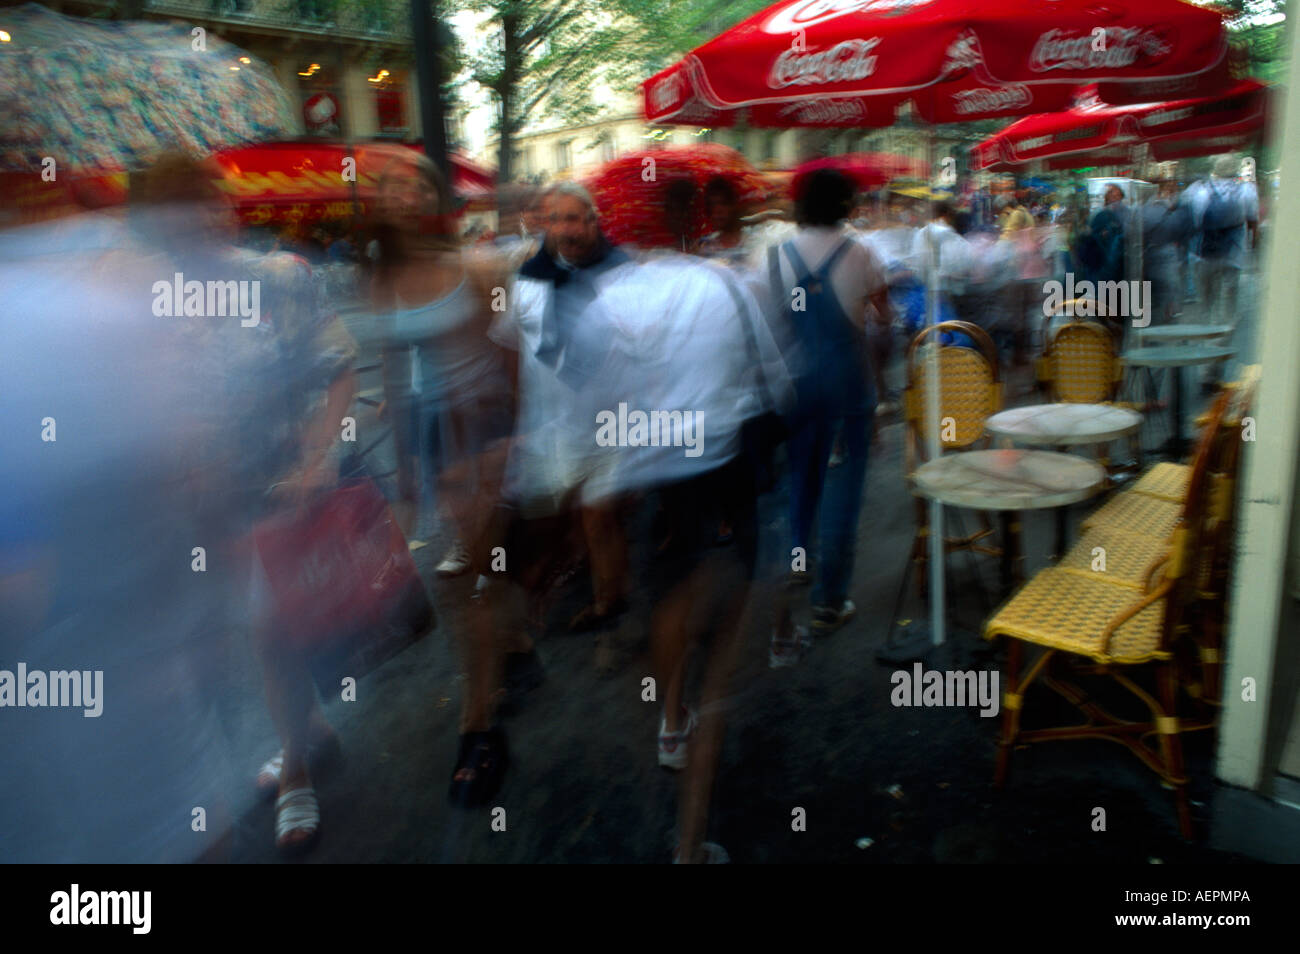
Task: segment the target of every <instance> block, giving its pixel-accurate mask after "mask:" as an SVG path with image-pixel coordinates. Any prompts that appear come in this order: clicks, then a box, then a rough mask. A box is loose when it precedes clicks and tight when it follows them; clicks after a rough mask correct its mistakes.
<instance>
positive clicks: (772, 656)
mask: <svg viewBox="0 0 1300 954" xmlns="http://www.w3.org/2000/svg"><path fill="white" fill-rule="evenodd" d="M812 646H813V640H812V637H811V636H809V635H808V629H807V627H804V626H796V627H795V628H794V631H793V632H792V633H791V634H790V638H789V639H788V640H787V639H781V638H780V637H778V636H777V634H776V630H773V631H772V645H771V647H770V648H769V649H768V651H767V664H768V666H769V667H770V668H772V669H784V668H786V667H787V666H797V665H799V663H801V662H803V660H804V657H805V656H807V655H808V652H809V650H811V649H812Z"/></svg>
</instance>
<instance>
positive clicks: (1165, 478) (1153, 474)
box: [1129, 463, 1192, 503]
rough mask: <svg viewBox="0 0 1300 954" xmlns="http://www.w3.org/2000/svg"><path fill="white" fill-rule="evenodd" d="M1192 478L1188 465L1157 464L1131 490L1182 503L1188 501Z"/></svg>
mask: <svg viewBox="0 0 1300 954" xmlns="http://www.w3.org/2000/svg"><path fill="white" fill-rule="evenodd" d="M1191 476H1192V468H1191V467H1190V466H1189V465H1187V464H1170V463H1162V464H1156V465H1155V466H1154V467H1152V468H1151V469H1150V470H1148V471H1147V472H1146V473H1145V474H1143V475H1142V478H1141V479H1140V480H1139V481H1138V482H1137V483H1135V484H1134V485H1133V486H1132V487H1130V488H1129V490H1130V491H1131V492H1132V493H1135V494H1146V495H1147V496H1148V497H1157V498H1159V499H1160V500H1170V501H1173V502H1174V503H1182V502H1183V501H1184V500H1186V499H1187V482H1188V481H1189V480H1190V479H1191Z"/></svg>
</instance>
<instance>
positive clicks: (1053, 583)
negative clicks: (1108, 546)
mask: <svg viewBox="0 0 1300 954" xmlns="http://www.w3.org/2000/svg"><path fill="white" fill-rule="evenodd" d="M1143 598H1144V597H1143V595H1142V594H1141V593H1140V592H1138V591H1136V590H1134V589H1132V588H1131V587H1127V586H1116V585H1115V584H1114V583H1108V582H1106V581H1105V580H1092V579H1088V578H1087V577H1085V576H1083V575H1082V574H1079V573H1075V572H1071V571H1069V570H1059V569H1054V568H1053V569H1047V570H1042V571H1041V572H1039V574H1038V575H1037V576H1035V577H1034V578H1033V579H1032V580H1030V581H1029V582H1028V583H1026V584H1025V585H1024V586H1023V587H1021V588H1020V590H1019V591H1018V592H1017V593H1016V595H1015V596H1013V597H1011V599H1010V600H1008V601H1007V602H1006V603H1005V604H1004V605H1003V606H1002V607H1001V608H1000V609H999V610H998V611H997V613H995V614H994V615H993V618H992V619H990V620H989V621H988V622H987V623H985V624H984V638H985V639H994V638H995V637H998V636H1010V637H1012V638H1014V639H1020V640H1024V641H1025V642H1028V643H1036V644H1037V645H1039V646H1046V647H1048V648H1049V649H1059V650H1063V651H1064V652H1068V653H1074V654H1076V655H1079V656H1086V657H1087V658H1089V659H1092V660H1094V661H1096V662H1099V663H1103V664H1108V663H1125V664H1131V663H1142V662H1148V661H1150V660H1153V659H1170V658H1172V657H1171V654H1170V653H1169V652H1167V651H1164V650H1162V649H1161V648H1160V633H1161V628H1162V626H1163V624H1164V612H1165V601H1164V599H1163V598H1161V599H1157V600H1153V601H1152V602H1151V604H1150V605H1149V606H1146V607H1144V608H1143V609H1142V610H1140V611H1139V612H1138V613H1136V614H1135V615H1134V616H1133V617H1132V618H1131V619H1128V620H1126V621H1125V622H1124V623H1123V624H1122V625H1120V626H1119V627H1118V628H1117V629H1116V630H1115V632H1114V634H1113V635H1112V636H1111V638H1110V643H1109V646H1107V645H1106V643H1105V640H1104V638H1103V635H1102V634H1103V632H1104V630H1105V628H1106V626H1107V624H1109V623H1110V621H1111V620H1112V619H1114V618H1115V617H1116V616H1117V615H1118V614H1120V613H1121V612H1123V611H1124V610H1125V609H1128V608H1129V607H1131V606H1133V605H1134V604H1135V603H1137V602H1139V601H1140V600H1142V599H1143Z"/></svg>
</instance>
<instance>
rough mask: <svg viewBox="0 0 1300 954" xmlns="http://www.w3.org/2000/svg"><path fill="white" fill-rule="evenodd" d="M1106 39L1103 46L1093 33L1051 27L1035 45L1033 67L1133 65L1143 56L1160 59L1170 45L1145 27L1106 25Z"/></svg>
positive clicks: (1042, 70) (1038, 70)
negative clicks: (1097, 41) (1099, 47)
mask: <svg viewBox="0 0 1300 954" xmlns="http://www.w3.org/2000/svg"><path fill="white" fill-rule="evenodd" d="M1105 31H1106V37H1105V42H1104V43H1103V44H1100V45H1101V46H1103V47H1104V48H1103V49H1097V48H1096V47H1097V46H1098V45H1099V44H1097V43H1096V41H1095V40H1094V38H1093V35H1092V34H1091V33H1090V32H1088V33H1081V32H1079V31H1077V30H1048V31H1047V32H1046V33H1044V34H1042V35H1041V36H1039V38H1038V42H1037V43H1035V44H1034V51H1033V53H1032V54H1030V57H1029V68H1030V69H1031V70H1033V71H1034V72H1035V73H1046V72H1048V71H1050V70H1092V69H1120V68H1123V67H1126V66H1132V65H1133V64H1134V63H1136V62H1137V61H1138V58H1139V57H1141V58H1142V59H1144V60H1147V61H1152V60H1158V59H1160V58H1162V57H1164V56H1166V55H1167V54H1168V53H1169V51H1170V46H1169V44H1168V43H1166V42H1165V41H1164V39H1163V38H1161V37H1160V36H1159V35H1158V34H1157V33H1155V32H1154V31H1152V30H1147V29H1144V28H1141V27H1106V28H1105Z"/></svg>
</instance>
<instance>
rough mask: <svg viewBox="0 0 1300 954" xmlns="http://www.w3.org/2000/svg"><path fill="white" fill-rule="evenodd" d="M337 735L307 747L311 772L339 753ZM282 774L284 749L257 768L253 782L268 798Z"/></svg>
mask: <svg viewBox="0 0 1300 954" xmlns="http://www.w3.org/2000/svg"><path fill="white" fill-rule="evenodd" d="M341 753H342V749H341V747H340V743H339V739H338V736H337V735H334V736H330V737H329V738H327V739H325V740H324V741H322V742H317V743H315V744H314V745H311V746H308V748H307V767H308V768H309V769H311V770H312V771H313V772H316V771H317V770H320V769H328V768H329V765H330V762H331V761H333V760H334V759H335V758H337V757H338V756H339V755H341ZM283 776H284V749H281V750H280V751H279V752H276V753H275V755H273V756H271V757H270V758H269V759H267V760H266V761H265V762H263V763H262V767H261V768H260V769H258V770H257V779H256V781H255V782H254V784H255V785H256V786H257V790H258V791H259V792H260V793H261V794H262V795H263V796H265V797H266V798H270V797H271V796H272V795H274V794H275V793H276V792H278V791H279V790H280V779H281V778H282V777H283Z"/></svg>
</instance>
